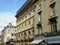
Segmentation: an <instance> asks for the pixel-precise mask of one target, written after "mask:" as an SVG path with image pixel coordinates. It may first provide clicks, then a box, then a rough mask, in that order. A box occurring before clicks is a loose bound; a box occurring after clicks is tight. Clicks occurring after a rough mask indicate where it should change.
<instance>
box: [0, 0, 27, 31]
mask: <svg viewBox="0 0 60 45" xmlns="http://www.w3.org/2000/svg"><path fill="white" fill-rule="evenodd" d="M25 2H26V0H0V32H1V31H2V30H3V29H4V27H5V26H6V25H7V24H8V23H9V22H11V23H12V24H13V25H15V26H16V18H15V15H16V12H17V11H18V9H20V8H21V7H22V5H23V4H24V3H25Z"/></svg>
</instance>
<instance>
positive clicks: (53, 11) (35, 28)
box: [15, 0, 60, 45]
mask: <svg viewBox="0 0 60 45" xmlns="http://www.w3.org/2000/svg"><path fill="white" fill-rule="evenodd" d="M59 8H60V0H27V1H26V2H25V4H24V5H23V6H22V7H21V8H20V9H19V10H18V11H17V14H16V16H15V17H16V18H17V21H16V24H17V27H16V32H17V34H16V41H15V42H16V43H15V45H59V44H60V9H59Z"/></svg>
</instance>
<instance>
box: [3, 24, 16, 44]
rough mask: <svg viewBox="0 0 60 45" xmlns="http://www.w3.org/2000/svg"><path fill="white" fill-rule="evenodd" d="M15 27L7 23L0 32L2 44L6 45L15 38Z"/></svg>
mask: <svg viewBox="0 0 60 45" xmlns="http://www.w3.org/2000/svg"><path fill="white" fill-rule="evenodd" d="M15 32H16V27H15V26H13V25H12V23H9V24H8V25H7V26H6V27H5V28H4V29H3V31H2V35H3V36H2V37H3V43H4V45H8V44H9V43H10V42H9V41H10V40H12V39H14V38H15Z"/></svg>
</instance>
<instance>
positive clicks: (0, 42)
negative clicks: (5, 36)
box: [0, 35, 2, 45]
mask: <svg viewBox="0 0 60 45" xmlns="http://www.w3.org/2000/svg"><path fill="white" fill-rule="evenodd" d="M1 38H2V37H1V35H0V45H1V44H2V40H1Z"/></svg>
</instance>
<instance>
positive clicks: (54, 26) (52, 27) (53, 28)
mask: <svg viewBox="0 0 60 45" xmlns="http://www.w3.org/2000/svg"><path fill="white" fill-rule="evenodd" d="M51 30H52V32H57V23H55V22H54V23H52V24H51Z"/></svg>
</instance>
